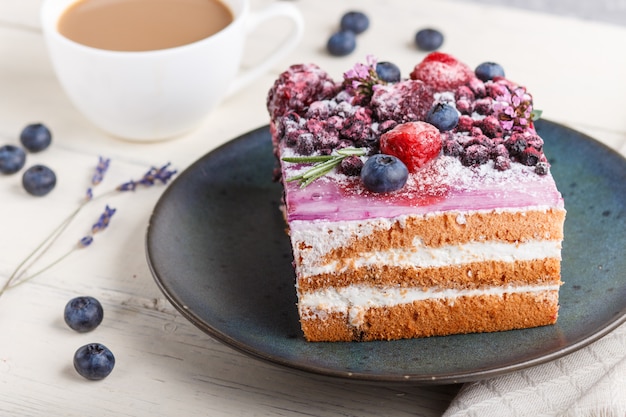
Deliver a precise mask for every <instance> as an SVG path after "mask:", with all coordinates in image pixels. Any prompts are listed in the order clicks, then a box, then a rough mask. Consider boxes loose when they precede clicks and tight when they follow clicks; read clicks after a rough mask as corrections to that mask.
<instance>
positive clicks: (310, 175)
mask: <svg viewBox="0 0 626 417" xmlns="http://www.w3.org/2000/svg"><path fill="white" fill-rule="evenodd" d="M366 153H367V149H366V148H342V149H337V150H336V151H335V153H334V154H332V155H316V156H286V157H283V158H281V159H282V160H283V161H285V162H292V163H297V164H307V163H312V164H314V165H313V167H312V168H310V169H308V170H306V171H305V172H303V173H302V174H299V175H294V176H292V177H289V178H287V181H288V182H291V181H300V187H301V188H304V187H306V186H307V185H309V184H310V183H312V182H313V181H315V180H316V179H318V178H320V177H323V176H324V175H326V174H328V173H329V172H331V171H332V170H333V169H335V167H336V166H338V165H339V164H341V161H343V160H344V158H346V157H348V156H363V155H365V154H366Z"/></svg>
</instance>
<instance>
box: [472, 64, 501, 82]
mask: <svg viewBox="0 0 626 417" xmlns="http://www.w3.org/2000/svg"><path fill="white" fill-rule="evenodd" d="M474 73H475V74H476V77H478V78H479V79H480V80H481V81H489V80H493V79H494V78H496V77H504V68H502V66H501V65H500V64H496V63H495V62H483V63H482V64H480V65H479V66H477V67H476V69H475V70H474Z"/></svg>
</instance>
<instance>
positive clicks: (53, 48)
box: [41, 0, 304, 141]
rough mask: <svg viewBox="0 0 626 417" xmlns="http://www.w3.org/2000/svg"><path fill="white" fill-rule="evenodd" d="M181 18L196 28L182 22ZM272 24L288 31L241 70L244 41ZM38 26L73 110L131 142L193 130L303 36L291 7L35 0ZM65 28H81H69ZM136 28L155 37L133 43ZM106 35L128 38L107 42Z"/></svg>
mask: <svg viewBox="0 0 626 417" xmlns="http://www.w3.org/2000/svg"><path fill="white" fill-rule="evenodd" d="M157 5H160V6H158V7H162V8H163V10H161V11H157V9H156V6H157ZM183 5H185V7H189V8H191V9H193V11H191V12H190V11H189V10H186V11H184V10H183ZM121 7H128V8H132V9H133V10H135V11H134V12H131V11H129V10H130V9H125V10H124V9H121ZM196 7H197V8H196ZM172 8H176V9H177V12H176V13H174V12H173V11H172V10H173V9H172ZM198 8H199V9H198ZM107 13H110V14H111V16H110V17H107V16H106V15H107ZM189 13H191V14H193V15H194V19H192V20H193V21H194V22H200V23H192V21H191V20H187V19H189ZM88 14H89V15H91V16H90V17H87V15H88ZM164 14H165V16H164ZM175 15H177V16H175ZM165 18H167V19H169V20H167V21H166V20H163V19H165ZM276 18H287V19H288V20H289V21H290V22H291V23H292V25H291V26H292V29H291V32H290V33H289V34H288V35H287V36H286V37H285V38H284V39H283V40H282V41H281V42H279V46H278V48H277V49H276V50H275V51H274V52H272V53H271V54H269V56H267V57H266V58H265V59H264V60H263V61H262V62H261V63H259V64H258V65H256V66H254V68H252V69H249V70H246V71H241V70H240V65H241V60H242V55H243V52H244V45H245V41H246V38H247V36H248V35H249V34H250V33H251V32H252V31H253V30H254V29H255V28H257V27H258V26H259V25H260V24H261V23H263V22H266V21H268V20H269V19H276ZM107 19H113V20H107ZM124 19H129V23H130V24H128V23H127V24H126V26H127V28H126V29H124V28H123V24H122V23H120V22H121V20H124ZM176 19H178V20H176ZM41 20H42V28H43V33H44V37H45V40H46V44H47V47H48V51H49V55H50V58H51V61H52V64H53V67H54V69H55V72H56V74H57V77H58V79H59V81H60V83H61V85H62V86H63V88H64V90H65V92H66V93H67V95H68V97H69V98H70V100H71V101H72V102H73V104H74V105H75V106H76V107H77V108H78V109H79V110H80V111H81V112H82V113H83V114H84V115H85V116H86V117H87V119H89V120H91V121H92V122H93V124H94V125H96V126H98V127H99V128H101V129H102V130H104V131H106V132H109V133H110V134H112V135H114V136H117V137H121V138H125V139H131V140H139V141H156V140H161V139H168V138H172V137H176V136H180V135H182V134H184V133H186V132H188V131H190V130H192V129H193V128H195V127H196V126H198V125H199V124H200V123H201V122H202V120H203V119H204V118H205V117H206V116H207V115H208V113H209V112H210V110H211V109H212V108H213V107H214V106H215V105H216V104H217V103H219V101H220V100H222V99H223V98H224V97H226V96H227V95H229V94H232V93H233V92H236V91H238V90H240V89H241V88H242V87H244V86H245V85H248V84H249V83H250V82H251V81H253V80H254V79H256V78H257V77H258V76H260V75H261V74H263V73H265V72H266V71H267V70H269V69H270V68H271V66H272V65H273V64H275V63H276V62H277V61H279V60H280V59H282V58H283V57H285V56H286V54H287V53H288V52H289V51H291V50H292V49H293V48H294V47H295V46H296V45H297V44H298V42H299V40H300V38H301V36H302V33H303V29H304V24H303V21H302V17H301V15H300V12H299V11H298V9H297V8H296V6H294V5H293V4H290V3H285V2H276V3H272V4H270V5H269V6H267V7H266V8H264V9H262V10H259V11H250V9H249V0H158V1H157V0H124V1H120V0H79V1H78V2H77V1H76V0H44V2H43V6H42V9H41ZM75 20H84V22H86V23H87V26H86V27H85V26H82V28H81V27H79V26H80V25H78V26H75V24H76V22H75ZM112 21H115V22H116V23H111V22H112ZM149 22H151V23H149ZM181 22H185V23H184V24H182V23H181ZM144 25H147V26H150V25H153V26H154V27H156V28H157V32H160V33H159V36H156V35H154V33H152V34H148V35H146V36H143V37H144V38H145V39H143V40H141V38H142V36H140V33H143V30H140V28H141V27H142V26H144ZM98 26H100V27H101V28H103V29H98ZM110 26H114V27H110ZM192 26H193V27H194V30H193V31H190V32H192V33H187V29H188V28H192ZM209 26H210V27H209ZM220 26H221V28H220ZM105 29H107V30H108V31H109V32H106V31H105ZM111 30H113V31H114V32H116V31H120V32H122V31H128V32H127V33H126V34H125V35H123V36H122V37H121V38H120V39H117V40H116V39H113V38H114V36H113V35H111V34H110V31H111ZM202 31H204V32H202ZM107 33H109V34H107ZM157 38H158V39H157ZM92 42H95V43H92ZM277 42H278V41H277Z"/></svg>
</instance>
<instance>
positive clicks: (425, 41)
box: [415, 28, 443, 51]
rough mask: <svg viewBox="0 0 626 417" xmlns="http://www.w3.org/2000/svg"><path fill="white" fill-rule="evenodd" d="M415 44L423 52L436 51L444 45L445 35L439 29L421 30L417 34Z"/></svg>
mask: <svg viewBox="0 0 626 417" xmlns="http://www.w3.org/2000/svg"><path fill="white" fill-rule="evenodd" d="M415 44H416V45H417V47H418V48H419V49H421V50H423V51H435V50H437V49H439V48H440V47H441V45H443V34H442V33H441V32H440V31H438V30H437V29H430V28H428V29H421V30H419V31H418V32H417V33H416V34H415Z"/></svg>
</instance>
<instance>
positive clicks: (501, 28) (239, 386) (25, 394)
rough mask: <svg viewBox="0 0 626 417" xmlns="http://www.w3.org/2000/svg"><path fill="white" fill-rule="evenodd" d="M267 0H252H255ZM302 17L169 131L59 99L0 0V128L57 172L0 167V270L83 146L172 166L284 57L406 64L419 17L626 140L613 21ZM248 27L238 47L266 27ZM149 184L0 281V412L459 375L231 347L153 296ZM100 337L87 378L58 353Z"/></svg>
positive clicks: (304, 397)
mask: <svg viewBox="0 0 626 417" xmlns="http://www.w3.org/2000/svg"><path fill="white" fill-rule="evenodd" d="M269 1H270V0H255V1H254V2H253V7H255V8H257V7H260V6H262V5H263V4H265V3H268V2H269ZM294 4H296V5H297V6H298V7H300V8H301V10H302V12H303V14H304V17H305V20H306V23H307V29H306V34H305V38H304V40H303V41H302V44H301V46H300V47H299V48H298V50H296V51H295V52H293V53H292V54H291V55H290V56H289V57H288V58H287V59H286V60H285V61H284V62H283V63H281V65H279V66H277V67H276V68H274V71H273V72H272V73H270V74H267V75H266V76H264V77H263V78H261V79H260V80H259V81H258V82H257V83H256V84H255V85H254V86H252V87H250V88H249V89H248V90H247V91H244V92H241V93H240V94H238V95H236V96H233V97H230V98H229V99H227V100H225V101H224V102H223V103H222V104H221V105H220V107H219V108H218V109H216V110H215V111H214V112H213V113H212V114H211V115H210V116H208V117H207V119H206V122H205V123H204V124H203V126H201V127H200V128H199V129H198V130H197V131H195V132H193V133H192V134H189V135H187V136H185V137H182V138H180V139H177V140H172V141H167V142H161V143H153V144H136V143H131V142H124V141H120V140H117V139H113V138H111V137H109V136H107V135H106V134H104V133H101V132H100V131H98V130H96V129H95V128H94V127H93V126H92V125H91V124H90V123H89V122H87V121H86V120H85V119H84V118H83V117H82V116H81V115H80V114H79V113H78V112H77V111H76V110H75V109H74V108H73V107H72V105H71V103H70V102H69V101H68V99H67V98H66V97H65V95H64V94H63V92H62V90H61V88H60V86H59V84H58V83H57V80H56V78H55V76H54V74H53V72H52V68H51V66H50V63H49V61H48V57H47V54H46V51H45V48H44V44H43V40H42V37H41V33H40V31H39V22H38V9H39V6H40V1H38V0H0V145H2V144H5V143H12V144H18V143H19V142H18V135H19V132H20V131H21V129H22V128H23V127H24V126H25V125H26V124H28V123H31V122H43V123H45V124H47V125H48V126H49V127H50V128H51V129H52V131H53V134H54V139H53V144H52V146H51V147H50V148H49V149H48V150H46V151H45V152H42V153H40V154H32V155H31V154H29V155H28V157H27V166H29V165H32V164H34V163H43V164H45V165H48V166H50V167H51V168H52V169H54V170H55V172H56V174H57V176H58V179H59V181H58V184H57V187H56V189H55V190H54V191H53V192H52V193H51V194H49V195H48V196H46V197H43V198H34V197H31V196H29V195H27V194H26V193H25V192H24V191H23V190H22V188H21V183H20V178H21V175H20V174H18V175H11V176H0V285H1V284H3V283H4V281H5V280H6V279H7V278H8V276H9V275H10V274H11V272H12V270H13V269H14V268H15V267H16V266H17V263H18V262H19V261H20V260H21V259H22V258H24V257H25V256H26V255H27V254H28V253H29V252H30V251H31V250H33V249H34V247H35V246H36V245H37V243H38V242H39V241H40V240H41V239H43V237H44V236H45V235H46V234H47V233H48V232H49V231H50V230H51V229H52V228H53V227H54V226H55V225H56V224H57V223H58V222H60V221H61V220H62V219H63V218H64V217H65V216H66V215H67V214H68V213H69V212H70V211H71V210H72V209H73V208H74V207H76V205H77V204H78V202H79V201H80V199H81V198H82V197H83V195H84V192H85V189H86V188H87V186H88V181H89V178H90V177H91V174H92V172H93V168H94V166H95V164H96V163H97V159H98V156H100V155H102V156H105V157H109V158H111V159H112V163H111V168H110V170H109V173H108V174H107V176H106V179H105V182H104V183H103V184H102V185H100V187H102V190H105V189H109V188H111V187H114V186H116V185H118V184H119V183H122V182H125V181H127V180H129V179H131V178H137V177H140V176H141V175H142V174H143V173H144V172H145V171H146V170H147V169H148V168H149V167H150V166H151V165H161V164H164V163H166V162H171V163H172V166H173V167H176V168H178V169H179V170H182V169H184V168H185V167H187V166H188V165H189V164H191V163H192V162H193V161H195V160H196V159H197V158H199V157H200V156H202V155H204V154H205V153H207V152H208V151H210V150H211V149H213V148H215V147H216V146H218V145H220V144H222V143H224V142H226V141H228V140H230V139H231V138H234V137H236V136H238V135H240V134H242V133H245V132H247V131H249V130H252V129H254V128H256V127H259V126H262V125H265V124H267V115H266V111H265V97H266V92H267V90H268V88H269V87H270V86H271V84H272V82H273V80H274V78H275V77H276V76H277V74H278V73H279V72H281V71H282V70H283V69H285V68H286V67H287V66H288V65H290V64H292V63H299V62H316V63H318V64H319V65H320V66H322V67H323V68H325V69H327V70H328V71H329V72H330V73H331V74H332V75H333V76H335V77H340V76H341V74H342V73H343V71H345V70H347V69H348V68H350V67H351V66H352V64H353V63H354V62H356V61H363V60H364V58H365V55H367V54H374V55H376V56H377V57H378V58H379V59H381V60H391V61H394V62H395V63H397V64H398V65H399V66H400V67H401V68H402V69H403V71H404V73H405V74H408V72H409V71H410V70H411V69H412V67H413V65H415V64H416V63H417V62H419V60H421V59H422V57H423V56H424V53H422V52H419V51H417V50H416V49H415V48H414V47H413V46H412V39H413V36H414V33H415V31H416V30H417V29H420V28H422V27H425V26H434V27H438V28H440V29H441V30H442V31H443V33H444V34H445V36H446V43H445V44H444V47H443V49H442V50H443V51H446V52H450V53H452V54H454V55H456V56H458V57H459V58H460V59H462V60H463V61H465V62H467V63H469V64H470V65H477V64H478V63H480V62H483V61H486V60H494V61H498V62H500V63H501V64H503V66H504V67H505V68H506V70H507V75H508V76H509V77H510V78H512V79H514V80H519V81H523V83H524V84H525V85H526V86H527V87H528V88H529V90H530V91H531V92H533V93H534V96H535V103H536V105H537V107H538V108H541V109H543V111H544V113H543V115H544V117H545V118H546V119H550V120H553V121H557V122H561V123H563V124H566V125H568V126H571V127H574V128H576V129H579V130H581V131H584V132H586V133H588V134H590V135H592V136H594V137H595V138H597V139H599V140H601V141H603V142H605V143H606V144H608V145H609V146H611V147H613V148H615V149H617V150H619V151H620V152H621V153H622V154H625V155H626V118H625V117H624V109H626V76H624V74H626V54H625V53H624V45H626V28H624V27H619V26H617V25H613V26H612V25H608V24H600V23H593V22H590V21H583V20H579V19H576V18H571V17H568V18H560V17H558V16H555V15H548V14H540V13H537V12H530V11H519V10H513V9H506V8H501V7H496V6H492V5H478V4H475V3H467V2H461V1H449V0H448V1H443V0H439V1H426V0H412V1H410V2H409V1H406V0H386V1H377V0H342V1H340V2H332V3H331V2H325V3H324V4H321V2H316V1H314V0H300V1H297V2H294ZM349 9H360V10H364V11H366V12H367V14H368V15H369V16H370V18H371V22H372V25H371V28H370V30H368V31H367V32H366V33H364V34H362V35H360V36H359V38H358V48H357V50H356V52H355V53H354V54H352V55H351V56H349V57H346V58H333V57H330V56H328V55H326V54H325V52H324V45H325V42H326V39H327V37H328V36H329V35H330V33H331V32H332V31H333V30H334V29H335V28H336V26H337V22H338V20H339V17H340V15H341V14H342V13H343V12H344V11H346V10H349ZM268 29H269V28H262V29H261V30H260V32H259V34H258V35H257V36H255V37H254V39H252V40H251V43H250V47H249V53H248V58H247V61H246V62H247V64H248V65H253V63H254V59H255V56H258V54H259V53H262V52H263V50H264V48H266V46H265V45H266V44H265V42H264V41H265V40H267V39H269V38H271V37H272V36H273V35H270V34H269V30H268ZM161 192H162V188H159V187H153V188H151V189H146V190H141V191H138V192H136V193H134V194H124V195H120V196H115V197H112V198H111V199H110V200H107V202H108V203H110V204H111V205H112V206H114V207H115V208H117V210H118V212H117V213H116V214H115V216H114V218H113V220H112V222H111V225H110V227H109V229H107V230H106V231H105V232H103V233H102V234H101V235H98V236H97V237H96V240H95V242H94V244H93V245H92V246H91V247H89V248H88V249H85V250H83V251H81V252H79V253H75V254H73V255H72V256H70V257H69V258H67V259H66V260H65V261H64V262H62V263H60V264H59V265H57V266H56V267H54V268H52V269H50V270H49V271H47V272H45V273H44V274H42V275H41V276H39V277H37V278H35V279H33V280H32V281H30V282H28V283H26V284H24V285H22V286H20V287H17V288H15V289H14V290H11V291H10V292H7V293H6V294H5V295H3V296H2V297H0V415H2V416H5V415H6V416H53V415H54V416H61V415H62V416H85V415H95V416H171V415H177V416H209V415H210V416H234V415H237V416H253V415H254V416H261V415H262V416H278V415H315V416H337V415H345V416H380V415H393V416H401V415H411V416H415V415H418V416H437V415H441V413H442V412H443V411H444V410H445V409H446V407H447V406H448V404H449V403H450V401H451V400H452V398H453V397H454V395H455V393H456V392H457V391H458V389H459V386H431V387H415V386H401V385H396V386H381V385H375V386H373V385H367V384H360V383H352V382H349V381H344V380H328V379H320V378H315V377H312V376H310V375H307V374H303V373H299V372H296V371H292V370H288V369H283V368H279V367H276V366H274V365H271V364H267V363H264V362H261V361H258V360H256V359H252V358H249V357H247V356H244V355H242V354H240V353H238V352H236V351H234V350H232V349H231V348H229V347H227V346H225V345H223V344H221V343H220V342H217V341H215V340H213V339H212V338H211V337H209V336H207V335H206V334H204V333H202V332H201V331H200V330H198V329H197V328H196V327H194V326H193V325H192V324H191V323H189V322H187V321H186V320H185V319H184V318H182V317H181V315H180V314H178V313H177V311H176V310H175V309H174V308H173V307H172V306H171V305H170V304H169V303H168V302H167V301H166V300H165V297H164V296H163V294H162V293H160V291H159V289H158V288H157V286H156V285H155V283H154V281H153V278H152V276H151V274H150V271H149V270H148V266H147V263H146V259H145V253H144V239H145V230H146V226H147V222H148V219H149V216H150V213H151V210H152V208H153V206H154V204H155V203H156V201H157V199H158V198H159V196H160V194H161ZM103 204H104V201H103V202H102V204H94V205H93V206H90V207H87V208H86V209H85V211H84V212H83V213H82V214H81V215H80V216H79V217H78V218H77V219H76V221H75V222H74V223H73V224H72V226H71V227H70V228H69V229H68V231H67V233H66V235H64V237H62V238H61V239H59V241H57V243H56V244H55V246H54V248H53V250H52V251H51V252H52V253H51V255H54V254H55V253H56V254H59V253H61V252H63V251H64V250H67V249H68V248H69V247H70V246H71V245H73V244H74V242H76V241H77V240H78V239H79V238H80V237H82V236H83V235H84V234H85V233H86V232H87V230H88V228H89V227H90V226H91V224H92V223H93V222H94V221H95V219H96V218H97V216H98V215H99V214H100V212H101V211H102V208H103ZM78 295H91V296H94V297H96V298H98V299H99V300H100V301H101V302H102V303H103V305H104V309H105V319H104V322H103V323H102V325H101V326H100V327H99V328H98V329H96V330H95V331H94V332H92V333H87V334H79V333H76V332H73V331H72V330H70V329H69V328H68V327H67V326H66V325H65V324H64V322H63V319H62V311H63V308H64V306H65V303H66V302H67V301H68V300H69V299H70V298H72V297H75V296H78ZM89 342H101V343H104V344H105V345H107V346H108V347H109V348H111V350H112V351H113V352H114V354H115V356H116V359H117V364H116V367H115V369H114V371H113V373H112V374H111V375H110V376H109V377H108V378H106V379H105V380H103V381H100V382H95V383H94V382H89V381H86V380H84V379H83V378H81V377H79V376H78V375H77V374H76V373H75V371H74V370H73V367H72V356H73V354H74V351H75V350H76V349H77V348H78V347H79V346H81V345H83V344H85V343H89Z"/></svg>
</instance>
